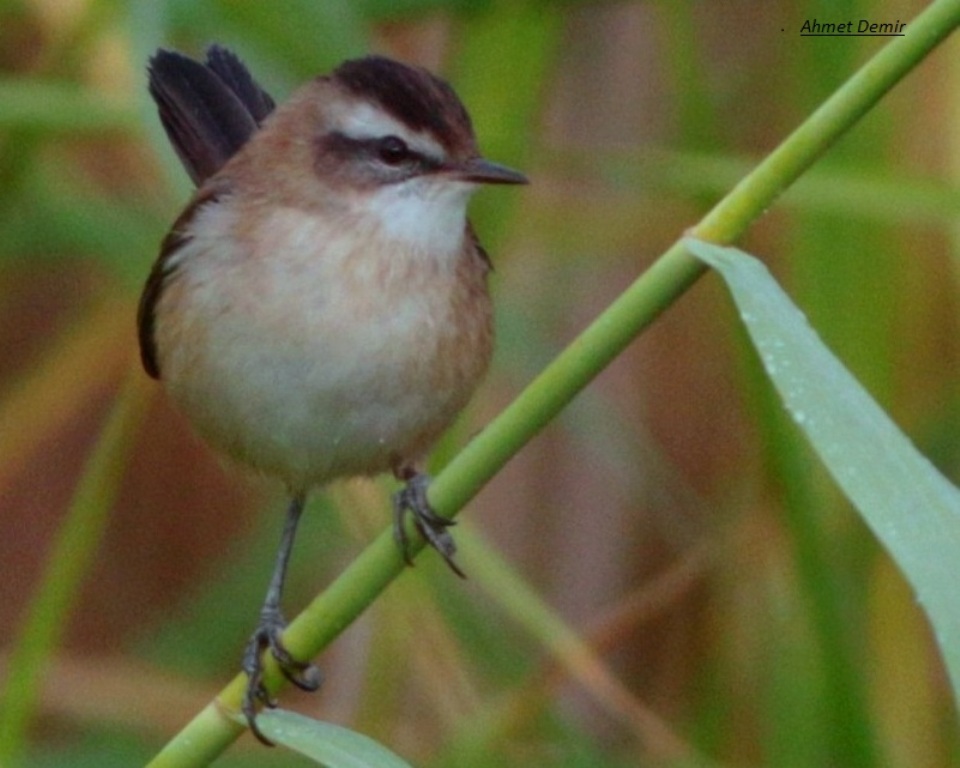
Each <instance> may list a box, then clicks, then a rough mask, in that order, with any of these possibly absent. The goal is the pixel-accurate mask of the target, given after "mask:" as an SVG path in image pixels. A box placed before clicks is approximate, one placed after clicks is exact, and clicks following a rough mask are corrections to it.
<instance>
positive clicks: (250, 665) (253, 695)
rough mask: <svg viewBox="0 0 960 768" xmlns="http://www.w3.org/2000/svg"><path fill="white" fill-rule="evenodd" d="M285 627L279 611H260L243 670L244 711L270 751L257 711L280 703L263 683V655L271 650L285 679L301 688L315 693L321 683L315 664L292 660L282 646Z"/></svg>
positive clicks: (248, 721) (245, 656)
mask: <svg viewBox="0 0 960 768" xmlns="http://www.w3.org/2000/svg"><path fill="white" fill-rule="evenodd" d="M286 626H287V622H286V620H285V619H284V618H283V614H281V613H280V611H279V610H276V609H270V608H265V609H264V610H263V611H261V613H260V623H259V624H258V625H257V628H256V630H254V633H253V634H252V635H251V636H250V639H249V640H248V641H247V647H246V649H245V650H244V652H243V664H242V666H243V671H244V672H246V674H247V690H246V691H245V692H244V695H243V705H242V707H241V709H242V711H243V715H244V717H246V719H247V723H248V724H249V726H250V730H251V731H252V732H253V735H254V736H256V737H257V738H258V739H259V740H260V741H261V742H263V743H264V744H266V745H267V746H269V747H272V746H273V742H272V741H270V739H268V738H267V737H266V736H264V735H263V733H262V732H261V730H260V728H259V727H258V726H257V710H258V708H259V705H261V704H262V705H263V706H266V707H271V708H272V707H275V706H277V702H276V700H275V699H274V698H273V697H272V696H271V695H270V692H269V691H268V690H267V687H266V685H265V684H264V681H263V673H264V663H263V652H264V651H265V650H267V649H269V650H270V654H271V655H272V656H273V658H274V659H276V661H277V664H278V665H279V667H280V671H281V672H283V675H284V677H286V678H287V680H289V681H290V682H291V683H293V684H294V685H295V686H297V687H298V688H300V689H302V690H304V691H315V690H317V689H318V688H319V687H320V683H321V682H322V676H321V674H320V670H319V669H318V668H317V667H316V666H315V665H314V664H311V663H309V662H306V661H299V660H298V659H295V658H293V656H291V655H290V652H289V651H288V650H287V649H286V647H285V646H284V645H283V641H282V640H281V637H280V635H281V634H282V633H283V630H284V628H285V627H286Z"/></svg>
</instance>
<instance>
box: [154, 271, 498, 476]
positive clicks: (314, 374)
mask: <svg viewBox="0 0 960 768" xmlns="http://www.w3.org/2000/svg"><path fill="white" fill-rule="evenodd" d="M208 266H209V269H192V270H190V271H189V272H188V271H186V270H183V273H182V274H179V275H178V276H177V277H175V278H174V279H173V280H172V281H171V284H170V286H169V287H168V289H167V290H166V291H165V293H164V296H163V298H162V300H161V302H162V305H163V306H162V307H161V312H160V313H159V316H158V324H157V342H158V350H159V355H160V359H161V376H162V378H163V380H164V381H165V383H166V385H167V388H168V390H169V392H170V394H171V396H172V398H173V399H174V401H175V402H176V403H177V404H178V406H179V407H180V408H181V409H182V410H183V411H184V413H185V414H186V415H187V417H188V418H189V419H190V421H191V422H192V423H193V425H194V427H195V428H196V429H197V431H198V432H199V433H200V434H201V436H202V437H204V438H205V439H206V440H207V441H209V442H210V443H211V444H212V445H213V446H214V447H216V448H218V449H219V450H221V451H222V452H224V453H226V454H227V455H228V456H231V457H232V458H234V459H235V460H237V461H239V462H241V463H244V464H247V465H250V466H252V467H254V468H255V469H257V470H259V471H261V472H263V473H266V474H268V475H273V476H276V477H278V478H280V479H281V480H283V481H284V482H285V483H286V484H287V485H289V486H290V487H292V488H294V489H301V490H302V489H306V488H308V487H311V486H313V485H317V484H321V483H323V482H325V481H327V480H330V479H332V478H335V477H339V476H346V475H358V474H375V473H379V472H383V471H387V470H390V469H393V468H396V467H397V466H399V465H402V464H404V463H409V462H413V461H415V460H417V459H419V458H420V457H421V455H422V454H423V453H424V452H426V451H427V450H428V449H429V447H430V445H431V444H432V443H433V441H434V440H435V439H436V438H437V437H438V436H439V435H440V433H442V432H443V430H444V429H446V428H447V426H449V424H450V422H451V421H452V420H453V419H454V418H455V417H456V415H457V413H458V412H459V411H460V410H461V409H462V408H463V406H464V405H465V404H466V402H467V401H468V399H469V398H470V396H471V394H472V393H473V391H474V389H475V387H476V385H477V384H478V383H479V381H480V379H481V378H482V376H483V374H484V372H485V370H486V368H487V365H488V363H489V359H490V354H491V348H492V322H491V310H490V302H489V298H488V296H487V293H486V289H485V285H484V271H485V269H481V268H479V267H478V265H476V264H471V263H469V262H466V263H463V264H458V265H456V266H455V268H453V269H447V268H444V265H430V264H426V265H424V264H417V263H416V262H414V261H409V262H408V263H407V264H406V266H405V267H404V266H402V263H401V264H399V265H398V263H396V262H392V263H391V264H390V265H388V268H386V269H381V270H379V271H378V270H377V269H374V268H372V266H373V265H371V264H369V263H368V264H366V265H365V266H364V267H363V268H356V269H354V268H351V267H350V266H349V265H347V264H345V263H344V261H343V260H342V259H341V260H340V261H339V263H338V262H337V261H336V260H334V259H327V261H326V262H322V263H321V264H320V265H319V266H318V264H317V263H310V264H304V265H303V266H304V268H303V269H302V270H301V273H298V274H295V275H291V274H290V273H289V271H287V272H285V273H284V274H282V275H280V274H277V272H276V271H273V272H271V271H270V270H267V269H264V265H263V264H262V263H256V262H252V261H251V262H249V263H247V264H244V263H240V264H237V263H236V262H234V263H231V265H230V268H229V269H226V270H225V269H223V268H222V266H219V267H218V266H217V265H216V264H214V263H212V262H211V263H210V264H209V265H208ZM294 266H295V265H294ZM241 285H242V286H243V288H244V290H243V291H240V290H239V286H241ZM251 286H253V288H251ZM233 288H237V290H233ZM230 296H232V297H233V299H229V298H227V297H230ZM238 297H239V298H238ZM171 317H176V321H175V322H171V321H170V320H169V318H171Z"/></svg>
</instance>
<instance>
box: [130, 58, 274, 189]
mask: <svg viewBox="0 0 960 768" xmlns="http://www.w3.org/2000/svg"><path fill="white" fill-rule="evenodd" d="M148 72H149V85H150V95H151V96H153V100H154V101H155V102H156V104H157V109H158V111H159V113H160V122H161V123H162V124H163V127H164V130H166V132H167V136H168V138H169V139H170V143H171V144H173V148H174V149H175V150H176V151H177V155H178V156H179V157H180V161H181V162H182V163H183V166H184V168H186V169H187V173H189V174H190V178H191V179H193V181H194V183H195V184H197V185H200V184H201V183H202V182H203V181H204V180H206V179H207V178H209V177H210V176H212V175H213V174H214V173H216V172H217V171H218V170H220V168H222V167H223V165H224V164H225V163H226V162H227V160H229V159H230V158H231V157H232V156H233V155H234V154H235V153H236V152H237V150H239V149H240V147H242V146H243V145H244V144H245V143H246V142H247V140H248V139H249V138H250V137H251V136H252V135H253V133H254V132H255V131H256V130H257V128H258V127H259V125H260V123H261V122H262V121H263V119H264V118H265V117H266V116H267V115H269V114H270V112H272V111H273V108H274V102H273V99H271V98H270V96H269V95H268V94H267V93H266V92H265V91H264V90H263V89H262V88H260V86H259V85H257V83H256V81H255V80H254V79H253V77H252V76H251V75H250V72H249V71H248V70H247V68H246V67H245V66H244V64H243V62H241V61H240V59H239V58H237V57H236V56H235V55H234V54H233V53H231V52H230V51H228V50H227V49H226V48H221V47H220V46H216V45H215V46H211V47H210V49H209V50H208V51H207V62H206V64H201V63H200V62H199V61H195V60H193V59H191V58H189V57H187V56H184V55H183V54H181V53H177V52H176V51H166V50H163V49H160V50H158V51H157V53H156V54H155V55H154V56H153V58H151V59H150V64H149V66H148Z"/></svg>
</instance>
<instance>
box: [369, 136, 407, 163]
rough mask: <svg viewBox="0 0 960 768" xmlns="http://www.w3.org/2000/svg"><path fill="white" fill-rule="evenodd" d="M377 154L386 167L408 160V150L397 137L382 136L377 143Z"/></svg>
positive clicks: (403, 142) (404, 143)
mask: <svg viewBox="0 0 960 768" xmlns="http://www.w3.org/2000/svg"><path fill="white" fill-rule="evenodd" d="M377 154H378V155H379V156H380V159H381V160H382V161H383V162H384V163H386V164H387V165H400V163H402V162H404V161H406V160H409V159H410V155H411V152H410V148H409V147H408V146H407V142H405V141H404V140H403V139H401V138H400V137H399V136H384V137H383V138H382V139H380V141H378V142H377Z"/></svg>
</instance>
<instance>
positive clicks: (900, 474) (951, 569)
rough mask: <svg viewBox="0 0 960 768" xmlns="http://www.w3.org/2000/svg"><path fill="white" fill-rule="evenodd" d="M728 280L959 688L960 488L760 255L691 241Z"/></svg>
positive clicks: (774, 372)
mask: <svg viewBox="0 0 960 768" xmlns="http://www.w3.org/2000/svg"><path fill="white" fill-rule="evenodd" d="M684 243H685V245H686V247H687V248H688V250H689V251H690V253H692V254H693V255H694V256H696V257H697V258H699V259H701V260H703V261H704V262H706V263H707V264H708V265H710V266H711V267H713V268H714V269H715V270H717V271H718V272H719V273H720V275H721V276H722V277H723V279H724V280H725V281H726V283H727V287H728V288H729V289H730V292H731V294H732V295H733V300H734V302H735V303H736V305H737V308H738V309H739V311H740V317H741V318H742V319H743V322H744V324H745V325H746V328H747V332H748V333H749V335H750V338H751V340H752V341H753V344H754V346H755V347H756V349H757V352H758V353H759V355H760V359H761V361H762V362H763V366H764V368H765V369H766V372H767V375H768V376H769V377H770V379H771V380H772V381H773V383H774V385H775V386H776V388H777V391H778V392H779V393H780V397H781V398H782V399H783V401H784V404H785V405H786V407H787V410H788V411H789V412H790V415H791V416H792V417H793V420H794V421H795V422H796V423H797V425H798V426H799V427H800V429H801V430H802V431H803V432H804V434H805V435H806V437H807V439H808V440H809V441H810V443H811V445H812V446H813V449H814V450H815V451H816V453H817V454H818V455H819V457H820V459H821V460H822V461H823V463H824V464H825V465H826V468H827V470H828V471H829V473H830V474H831V475H832V476H833V478H834V480H836V482H837V484H838V485H839V486H840V488H841V489H842V490H843V492H844V493H845V494H846V496H847V497H848V498H849V499H850V501H851V502H852V503H853V505H854V507H856V509H857V510H858V511H859V513H860V515H861V516H862V517H863V519H864V520H865V521H866V523H867V525H869V526H870V528H871V529H872V530H873V532H874V534H876V536H877V538H878V539H880V541H881V542H882V543H883V545H884V546H885V547H886V548H887V549H888V550H889V552H890V554H891V555H892V556H893V558H894V560H895V561H896V563H897V564H898V565H899V567H900V569H901V570H902V571H903V573H904V575H905V577H906V579H907V581H909V583H910V584H911V585H912V587H913V589H914V591H915V592H916V594H917V599H918V601H919V603H920V605H921V606H922V607H923V609H924V610H925V611H926V613H927V616H928V617H929V618H930V622H931V624H932V625H933V629H934V634H935V636H936V640H937V643H938V645H939V646H940V650H941V652H942V654H943V657H944V661H945V662H946V666H947V671H948V674H949V675H950V679H951V681H952V684H953V690H954V696H955V698H956V696H957V694H958V692H960V590H957V588H956V583H957V581H958V577H960V570H958V568H957V562H958V553H960V491H958V490H957V489H956V488H955V487H954V486H953V485H951V484H950V483H949V482H948V481H947V480H946V479H945V478H944V477H943V475H941V474H940V473H939V472H938V471H937V469H936V468H935V467H934V466H933V465H932V464H931V463H930V462H929V461H928V460H927V459H926V458H925V457H924V456H922V455H921V454H920V453H919V452H918V451H917V449H916V448H915V447H914V446H913V445H912V443H911V442H910V441H909V440H908V439H907V437H906V436H905V435H904V434H903V433H902V432H901V431H900V430H899V429H898V428H897V426H896V425H895V424H894V423H893V422H892V421H891V420H890V418H889V417H888V416H887V414H886V413H884V411H883V410H882V409H881V408H880V406H878V405H877V404H876V402H874V400H873V399H872V398H871V397H870V395H869V394H868V393H867V391H866V390H865V389H864V388H863V387H862V386H861V385H860V384H859V383H858V382H857V380H856V379H854V377H853V376H852V375H851V374H850V372H849V371H847V369H846V368H844V367H843V365H842V364H841V363H840V361H839V360H837V358H836V357H834V356H833V354H832V353H831V352H830V350H828V349H827V348H826V347H825V346H824V344H823V343H822V342H821V341H820V339H819V337H818V336H817V335H816V333H815V331H814V330H813V329H812V328H811V327H810V325H809V324H808V323H807V320H806V318H805V317H804V316H803V314H802V313H801V312H800V311H799V310H798V309H797V308H796V307H795V306H794V305H793V303H792V302H791V301H790V299H789V297H788V296H787V295H786V294H785V293H784V292H783V290H782V289H781V288H780V286H779V285H778V284H777V283H776V281H775V280H774V279H773V277H772V276H771V275H770V273H769V272H768V271H767V269H766V267H764V266H763V264H761V263H760V262H759V261H758V260H757V259H755V258H753V257H752V256H749V255H748V254H746V253H743V252H742V251H738V250H736V249H734V248H720V247H718V246H714V245H710V244H708V243H704V242H702V241H699V240H694V239H691V238H688V239H686V240H685V241H684Z"/></svg>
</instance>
